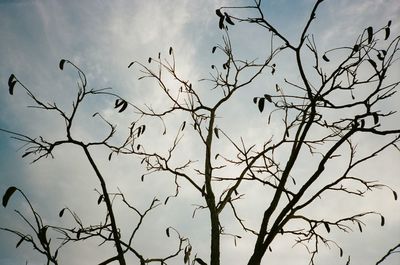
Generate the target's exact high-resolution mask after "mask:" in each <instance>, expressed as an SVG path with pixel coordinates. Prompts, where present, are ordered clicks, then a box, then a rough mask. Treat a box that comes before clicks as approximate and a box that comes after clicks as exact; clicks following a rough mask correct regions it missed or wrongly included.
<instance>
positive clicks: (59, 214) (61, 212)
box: [58, 208, 66, 217]
mask: <svg viewBox="0 0 400 265" xmlns="http://www.w3.org/2000/svg"><path fill="white" fill-rule="evenodd" d="M65 209H66V208H62V209H61V211H60V212H59V213H58V216H59V217H62V216H63V215H64V211H65Z"/></svg>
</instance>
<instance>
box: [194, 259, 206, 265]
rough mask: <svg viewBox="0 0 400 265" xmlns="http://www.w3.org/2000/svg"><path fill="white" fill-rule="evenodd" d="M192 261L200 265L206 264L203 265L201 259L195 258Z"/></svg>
mask: <svg viewBox="0 0 400 265" xmlns="http://www.w3.org/2000/svg"><path fill="white" fill-rule="evenodd" d="M194 261H195V262H197V263H199V264H200V265H207V263H205V262H204V260H202V259H201V258H195V259H194Z"/></svg>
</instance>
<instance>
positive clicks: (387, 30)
mask: <svg viewBox="0 0 400 265" xmlns="http://www.w3.org/2000/svg"><path fill="white" fill-rule="evenodd" d="M389 36H390V28H389V27H387V28H385V40H387V39H388V38H389Z"/></svg>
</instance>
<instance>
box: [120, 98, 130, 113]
mask: <svg viewBox="0 0 400 265" xmlns="http://www.w3.org/2000/svg"><path fill="white" fill-rule="evenodd" d="M126 107H128V102H126V101H125V100H123V103H122V107H121V108H120V109H119V111H118V112H119V113H121V112H123V111H124V110H125V109H126Z"/></svg>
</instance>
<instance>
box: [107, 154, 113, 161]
mask: <svg viewBox="0 0 400 265" xmlns="http://www.w3.org/2000/svg"><path fill="white" fill-rule="evenodd" d="M112 154H113V153H112V152H111V153H110V154H109V155H108V161H110V160H111V156H112Z"/></svg>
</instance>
